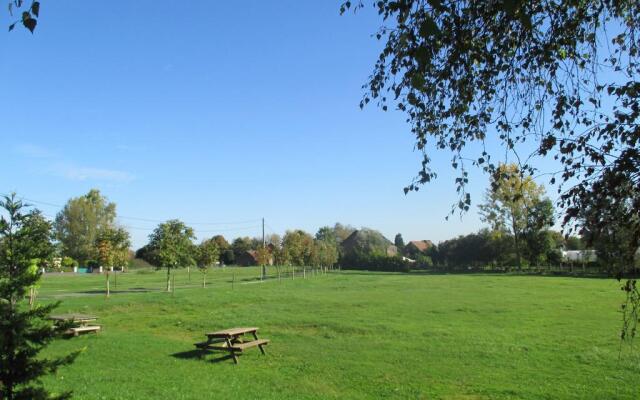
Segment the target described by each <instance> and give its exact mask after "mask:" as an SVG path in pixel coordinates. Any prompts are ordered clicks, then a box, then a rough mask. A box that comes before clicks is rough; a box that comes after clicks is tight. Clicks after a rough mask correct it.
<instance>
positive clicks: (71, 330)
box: [67, 325, 102, 336]
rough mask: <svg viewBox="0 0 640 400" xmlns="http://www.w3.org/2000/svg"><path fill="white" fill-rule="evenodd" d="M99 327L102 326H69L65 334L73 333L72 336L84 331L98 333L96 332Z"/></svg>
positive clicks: (98, 330)
mask: <svg viewBox="0 0 640 400" xmlns="http://www.w3.org/2000/svg"><path fill="white" fill-rule="evenodd" d="M100 329H102V327H101V326H100V325H92V326H78V327H75V328H69V330H68V331H67V334H69V335H73V336H78V335H79V334H81V333H86V332H95V333H98V332H100Z"/></svg>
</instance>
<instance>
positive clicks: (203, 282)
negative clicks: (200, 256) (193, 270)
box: [202, 274, 207, 288]
mask: <svg viewBox="0 0 640 400" xmlns="http://www.w3.org/2000/svg"><path fill="white" fill-rule="evenodd" d="M202 287H203V288H206V287H207V274H202Z"/></svg>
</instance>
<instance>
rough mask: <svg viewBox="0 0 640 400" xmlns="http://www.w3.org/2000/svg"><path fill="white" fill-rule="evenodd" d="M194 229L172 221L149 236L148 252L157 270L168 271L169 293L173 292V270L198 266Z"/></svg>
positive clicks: (175, 220) (162, 225) (163, 224)
mask: <svg viewBox="0 0 640 400" xmlns="http://www.w3.org/2000/svg"><path fill="white" fill-rule="evenodd" d="M194 239H195V234H194V232H193V228H190V227H188V226H187V225H185V224H184V222H182V221H179V220H177V219H172V220H169V221H167V222H163V223H161V224H160V225H158V227H157V228H156V229H155V230H154V231H153V232H152V233H151V235H149V244H148V245H147V246H148V247H147V250H146V251H147V252H148V253H149V254H150V255H151V259H152V260H153V264H154V265H156V267H157V268H161V269H166V270H167V291H170V290H171V270H172V269H175V268H182V267H187V266H192V265H196V259H195V256H196V249H195V245H194V244H193V240H194Z"/></svg>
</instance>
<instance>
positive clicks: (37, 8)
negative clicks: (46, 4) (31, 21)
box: [31, 1, 40, 17]
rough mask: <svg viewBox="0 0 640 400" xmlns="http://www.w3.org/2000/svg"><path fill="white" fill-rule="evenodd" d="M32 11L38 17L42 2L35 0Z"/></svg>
mask: <svg viewBox="0 0 640 400" xmlns="http://www.w3.org/2000/svg"><path fill="white" fill-rule="evenodd" d="M31 12H32V13H33V15H35V16H36V17H39V16H40V2H39V1H34V2H33V4H31Z"/></svg>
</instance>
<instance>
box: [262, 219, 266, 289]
mask: <svg viewBox="0 0 640 400" xmlns="http://www.w3.org/2000/svg"><path fill="white" fill-rule="evenodd" d="M266 250H267V242H266V240H265V237H264V217H262V251H263V252H264V251H266ZM263 261H264V260H263ZM266 268H267V267H266V266H265V265H264V264H262V280H264V276H265V275H266Z"/></svg>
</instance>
